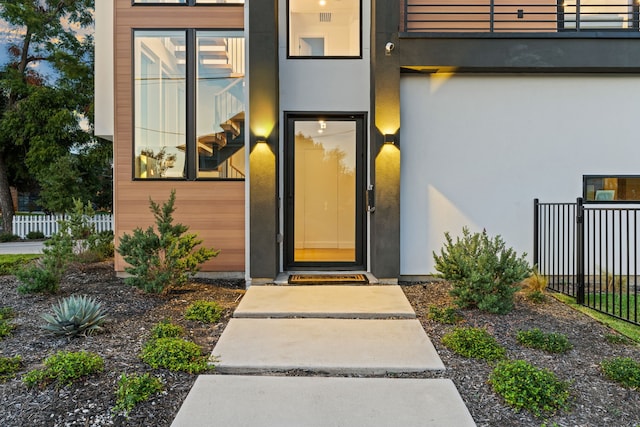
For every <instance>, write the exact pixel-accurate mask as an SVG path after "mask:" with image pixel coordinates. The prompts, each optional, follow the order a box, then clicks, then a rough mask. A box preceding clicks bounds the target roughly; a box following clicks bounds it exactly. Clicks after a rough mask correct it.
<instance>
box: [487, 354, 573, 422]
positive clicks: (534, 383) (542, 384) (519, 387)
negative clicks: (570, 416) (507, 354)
mask: <svg viewBox="0 0 640 427" xmlns="http://www.w3.org/2000/svg"><path fill="white" fill-rule="evenodd" d="M489 384H491V386H492V387H493V390H494V391H495V392H496V393H498V394H499V395H500V396H502V398H503V399H504V400H505V401H506V402H507V404H509V405H510V406H512V407H513V408H515V409H516V410H521V409H526V410H528V411H530V412H531V413H533V414H534V415H536V416H540V415H542V414H543V413H544V412H547V413H553V412H555V411H556V410H558V409H565V408H566V407H567V400H568V398H569V383H567V382H564V381H560V380H559V379H558V378H557V377H556V375H555V374H554V373H553V372H551V371H549V370H547V369H539V368H536V367H535V366H533V365H531V364H529V363H528V362H526V361H524V360H513V361H511V360H508V361H502V362H499V363H498V365H497V366H496V367H495V369H494V370H493V372H492V373H491V375H490V376H489Z"/></svg>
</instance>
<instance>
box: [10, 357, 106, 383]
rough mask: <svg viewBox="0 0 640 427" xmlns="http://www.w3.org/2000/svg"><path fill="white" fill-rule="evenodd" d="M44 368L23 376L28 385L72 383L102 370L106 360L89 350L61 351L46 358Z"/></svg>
mask: <svg viewBox="0 0 640 427" xmlns="http://www.w3.org/2000/svg"><path fill="white" fill-rule="evenodd" d="M43 364H44V368H40V369H34V370H32V371H29V372H28V373H27V374H26V375H24V376H23V377H22V381H24V383H25V384H26V385H27V386H28V387H34V386H36V385H39V386H41V387H46V386H47V385H48V384H51V383H54V384H56V386H58V387H62V386H65V385H70V384H72V383H73V382H74V381H75V380H78V379H80V378H82V377H84V376H87V375H91V374H95V373H98V372H101V371H102V370H103V369H104V360H103V359H102V357H100V356H99V355H98V354H95V353H91V352H87V351H84V350H82V351H77V352H70V351H59V352H57V353H56V354H54V355H53V356H49V357H47V358H46V359H45V360H44V363H43Z"/></svg>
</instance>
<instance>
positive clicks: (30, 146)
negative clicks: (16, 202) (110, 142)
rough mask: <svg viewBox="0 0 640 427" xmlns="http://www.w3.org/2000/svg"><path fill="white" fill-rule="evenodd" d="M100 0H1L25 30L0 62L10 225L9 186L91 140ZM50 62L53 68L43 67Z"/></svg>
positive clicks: (0, 154)
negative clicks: (88, 31)
mask: <svg viewBox="0 0 640 427" xmlns="http://www.w3.org/2000/svg"><path fill="white" fill-rule="evenodd" d="M93 8H94V0H3V2H2V3H0V18H1V19H3V20H4V21H5V22H6V23H8V24H9V25H10V26H12V28H13V29H15V30H17V32H19V34H20V37H19V38H18V39H17V41H16V42H15V43H14V44H12V45H10V46H9V48H8V53H9V58H10V59H9V62H8V63H7V64H5V65H4V66H3V67H2V69H0V74H1V77H2V80H1V81H0V114H1V115H0V209H1V210H2V216H3V221H4V228H5V230H6V231H12V230H11V228H12V227H11V223H12V219H13V214H14V209H13V202H12V199H11V193H10V190H9V186H10V185H11V184H14V183H16V182H19V181H20V180H23V181H24V180H27V181H28V180H32V181H36V182H37V181H38V180H39V179H42V178H43V177H46V176H47V174H48V172H49V171H50V165H51V164H52V163H55V162H56V161H57V160H58V159H60V158H63V157H64V156H67V155H68V153H69V152H70V150H72V149H75V150H76V151H77V150H79V149H80V148H82V147H87V146H90V145H91V144H92V143H95V142H92V140H91V137H90V133H89V132H86V131H84V130H83V129H82V127H81V122H82V120H83V119H87V120H88V121H89V130H90V127H91V123H92V121H93V117H92V115H93V38H92V36H90V35H79V34H78V31H79V30H81V29H83V28H87V27H89V26H91V25H92V24H93ZM44 64H47V65H48V67H49V69H50V73H49V74H48V75H45V74H44V73H41V72H39V71H38V70H39V69H41V68H43V65H44Z"/></svg>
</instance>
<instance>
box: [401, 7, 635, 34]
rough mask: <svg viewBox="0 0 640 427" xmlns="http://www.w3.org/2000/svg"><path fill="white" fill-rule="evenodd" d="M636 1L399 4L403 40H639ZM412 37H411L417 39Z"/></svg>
mask: <svg viewBox="0 0 640 427" xmlns="http://www.w3.org/2000/svg"><path fill="white" fill-rule="evenodd" d="M639 1H640V0H565V1H563V0H526V1H525V2H522V1H519V0H404V2H403V10H402V16H401V24H400V25H401V30H400V31H401V32H403V33H405V34H412V33H418V34H429V35H434V36H436V35H437V34H438V33H443V34H444V35H449V36H451V35H453V33H462V34H463V35H464V34H466V35H467V36H471V34H470V33H476V34H474V36H479V37H482V36H484V35H485V34H493V35H496V36H498V35H500V34H502V35H505V36H507V35H508V34H509V33H511V34H513V33H526V34H527V35H530V36H532V35H534V34H535V33H539V34H541V35H542V36H544V35H552V34H554V35H556V36H559V35H562V36H565V37H580V36H589V35H594V34H598V35H599V36H602V35H603V34H604V35H605V36H606V35H608V36H612V37H638V36H640V32H639V22H640V6H639V5H640V3H639ZM418 34H415V35H418Z"/></svg>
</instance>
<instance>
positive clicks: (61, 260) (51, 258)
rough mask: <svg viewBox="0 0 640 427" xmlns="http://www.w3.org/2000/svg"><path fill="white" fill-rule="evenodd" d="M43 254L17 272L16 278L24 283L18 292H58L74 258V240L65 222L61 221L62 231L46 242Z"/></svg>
mask: <svg viewBox="0 0 640 427" xmlns="http://www.w3.org/2000/svg"><path fill="white" fill-rule="evenodd" d="M42 253H43V255H42V256H41V257H40V258H39V259H38V260H36V261H35V262H34V263H32V264H29V265H28V266H26V267H25V268H23V269H20V270H18V271H17V272H16V277H17V278H18V280H20V281H21V282H22V284H21V285H20V286H18V292H20V293H23V294H26V293H36V292H49V293H55V292H57V291H58V288H59V286H60V280H62V276H63V275H64V273H65V271H66V269H67V265H68V264H69V262H70V261H71V259H72V258H73V240H72V238H71V235H70V234H69V232H68V229H67V228H66V226H65V225H64V222H63V221H60V231H59V232H58V233H55V234H54V235H53V236H51V239H49V240H47V241H46V242H44V249H43V250H42Z"/></svg>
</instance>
